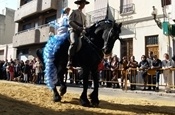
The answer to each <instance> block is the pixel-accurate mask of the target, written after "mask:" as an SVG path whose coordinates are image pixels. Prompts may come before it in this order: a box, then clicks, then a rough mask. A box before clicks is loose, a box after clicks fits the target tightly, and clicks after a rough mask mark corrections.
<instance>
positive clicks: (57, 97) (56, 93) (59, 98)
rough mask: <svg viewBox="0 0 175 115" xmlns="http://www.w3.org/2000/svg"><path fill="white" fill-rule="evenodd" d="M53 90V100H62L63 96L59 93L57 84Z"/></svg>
mask: <svg viewBox="0 0 175 115" xmlns="http://www.w3.org/2000/svg"><path fill="white" fill-rule="evenodd" d="M52 91H53V101H54V102H60V101H61V96H60V95H59V93H58V91H57V88H56V85H55V87H54V88H53V89H52Z"/></svg>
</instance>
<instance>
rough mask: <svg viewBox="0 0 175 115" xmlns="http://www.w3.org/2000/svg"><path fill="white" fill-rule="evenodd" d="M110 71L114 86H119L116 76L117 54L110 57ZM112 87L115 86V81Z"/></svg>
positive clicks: (117, 71) (117, 67) (117, 73)
mask: <svg viewBox="0 0 175 115" xmlns="http://www.w3.org/2000/svg"><path fill="white" fill-rule="evenodd" d="M111 71H112V81H116V82H117V83H116V84H117V86H116V88H120V85H119V81H118V77H119V60H118V57H117V55H114V56H113V57H112V61H111ZM113 88H115V83H114V84H113Z"/></svg>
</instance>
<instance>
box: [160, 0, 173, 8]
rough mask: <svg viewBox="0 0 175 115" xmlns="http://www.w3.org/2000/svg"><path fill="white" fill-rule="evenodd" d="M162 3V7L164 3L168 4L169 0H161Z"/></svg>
mask: <svg viewBox="0 0 175 115" xmlns="http://www.w3.org/2000/svg"><path fill="white" fill-rule="evenodd" d="M161 3H162V7H164V6H166V5H170V4H171V0H161Z"/></svg>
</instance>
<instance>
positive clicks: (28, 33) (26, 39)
mask: <svg viewBox="0 0 175 115" xmlns="http://www.w3.org/2000/svg"><path fill="white" fill-rule="evenodd" d="M50 31H53V28H52V27H50V26H49V25H48V24H46V25H41V26H38V27H35V28H31V29H28V30H24V31H20V32H18V33H16V34H15V35H14V36H13V47H19V46H25V45H30V44H38V43H43V42H46V41H47V39H48V35H49V32H50Z"/></svg>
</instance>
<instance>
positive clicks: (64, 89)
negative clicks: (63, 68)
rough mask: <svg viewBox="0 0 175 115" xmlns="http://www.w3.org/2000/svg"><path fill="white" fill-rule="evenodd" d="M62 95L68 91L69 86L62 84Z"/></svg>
mask: <svg viewBox="0 0 175 115" xmlns="http://www.w3.org/2000/svg"><path fill="white" fill-rule="evenodd" d="M59 91H60V95H61V96H63V95H64V94H65V93H66V92H67V86H63V85H62V86H61V87H60V90H59Z"/></svg>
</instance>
